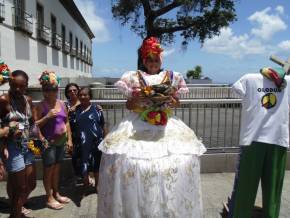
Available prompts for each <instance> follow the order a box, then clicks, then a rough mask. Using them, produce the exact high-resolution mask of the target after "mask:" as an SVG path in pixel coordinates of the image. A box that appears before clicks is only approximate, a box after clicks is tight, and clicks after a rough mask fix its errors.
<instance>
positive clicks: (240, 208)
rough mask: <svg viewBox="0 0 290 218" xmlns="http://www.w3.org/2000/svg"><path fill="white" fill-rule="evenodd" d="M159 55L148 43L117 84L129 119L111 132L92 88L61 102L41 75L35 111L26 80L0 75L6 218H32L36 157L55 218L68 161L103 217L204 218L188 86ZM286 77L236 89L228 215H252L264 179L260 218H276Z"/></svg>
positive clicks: (250, 78)
mask: <svg viewBox="0 0 290 218" xmlns="http://www.w3.org/2000/svg"><path fill="white" fill-rule="evenodd" d="M162 51H163V49H162V48H161V46H160V44H159V42H158V40H157V39H156V38H154V37H151V38H148V39H146V40H144V41H143V43H142V45H141V47H140V55H141V59H142V64H143V66H142V69H143V70H137V71H128V72H126V73H125V74H124V75H123V76H122V77H121V79H120V80H119V81H118V82H117V83H116V86H117V87H118V89H119V90H120V91H121V92H122V93H123V94H124V96H126V98H127V102H126V107H127V109H128V110H130V111H131V113H130V114H129V115H128V116H126V117H124V118H123V120H122V121H121V122H120V123H119V124H117V125H116V126H114V127H113V128H112V129H111V131H110V132H107V129H106V125H105V119H104V115H103V111H102V108H101V107H100V106H99V105H97V104H94V103H92V102H91V99H92V93H91V90H90V89H89V88H88V87H79V86H78V84H75V83H70V84H68V85H67V86H66V87H65V96H66V98H67V101H65V102H63V101H61V100H59V99H58V92H59V84H60V79H59V77H58V76H57V75H56V73H54V72H52V71H45V72H43V73H41V75H40V78H39V82H40V84H41V87H42V93H43V100H42V101H41V102H39V103H37V104H33V103H32V99H31V98H30V97H29V96H27V95H26V94H25V93H26V90H27V87H28V82H29V77H28V75H27V73H25V72H24V71H21V70H16V71H13V72H10V71H9V69H8V67H7V66H5V67H2V68H1V69H2V70H5V76H3V75H4V73H2V74H0V76H2V77H1V82H0V84H3V83H5V82H8V83H9V87H10V89H9V91H8V92H7V93H6V94H3V95H1V96H0V121H1V123H0V124H1V126H0V138H1V144H0V145H1V159H0V180H2V179H4V177H5V170H6V172H7V174H8V176H7V194H8V197H9V201H10V208H11V212H10V217H12V218H20V217H27V215H28V214H29V212H30V210H29V209H27V208H25V207H24V204H25V203H26V201H27V199H28V197H29V194H30V193H31V192H32V191H33V190H34V189H35V187H36V169H35V157H36V156H41V158H42V162H43V185H44V189H45V192H46V206H47V207H48V208H51V209H55V210H59V209H62V208H64V207H65V205H66V204H68V203H69V202H70V201H71V200H70V199H69V198H68V197H67V196H64V195H62V194H61V193H60V191H59V179H60V166H61V163H62V161H63V159H64V157H65V154H66V153H67V154H70V155H71V157H72V158H71V159H72V167H73V169H74V172H75V175H76V176H77V177H79V178H81V179H82V182H83V185H84V186H85V187H89V186H93V187H94V188H95V192H96V193H98V206H97V207H98V208H97V217H98V218H115V217H129V218H131V217H132V218H139V217H140V218H141V217H184V218H185V217H194V218H201V217H202V212H203V209H202V198H201V184H200V183H201V181H200V156H201V155H202V154H203V153H205V151H206V148H205V146H204V145H203V143H202V142H201V141H200V140H199V139H198V138H197V136H196V135H195V133H194V132H193V130H192V129H191V128H189V127H188V126H187V125H186V124H185V123H184V122H183V121H182V120H181V119H179V118H177V117H175V116H174V115H173V113H172V109H173V108H174V107H178V106H179V104H180V103H179V96H180V94H183V93H187V92H188V88H187V86H186V83H185V81H184V79H183V77H182V75H181V74H180V73H178V72H173V71H168V70H163V69H162V68H161V65H162V55H161V54H162ZM1 63H2V62H1ZM7 72H9V73H8V74H9V75H8V74H7ZM285 74H286V73H285V72H283V71H281V70H277V69H268V71H265V70H263V71H261V74H257V75H246V76H244V77H242V78H241V79H240V80H239V81H237V82H236V83H235V84H234V85H233V89H234V90H235V91H236V92H237V93H238V94H240V96H241V98H243V109H242V124H241V138H240V145H241V154H240V159H239V162H238V167H237V173H236V179H235V184H234V188H233V193H232V196H231V200H230V202H229V207H230V211H229V217H234V218H250V217H251V211H252V208H253V206H254V203H255V197H256V192H257V187H258V184H259V181H260V179H261V180H262V189H263V217H267V218H278V217H279V210H280V199H281V192H282V186H283V178H284V171H285V161H286V151H287V147H289V128H288V126H289V123H288V116H289V101H290V88H289V86H287V81H288V80H289V78H288V77H286V75H285ZM289 82H290V80H289ZM262 88H264V89H263V90H268V91H269V90H277V92H275V93H267V91H261V90H262ZM270 88H271V89H270ZM259 90H260V91H259ZM90 173H93V177H94V178H91V176H90Z"/></svg>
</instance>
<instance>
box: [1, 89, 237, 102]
mask: <svg viewBox="0 0 290 218" xmlns="http://www.w3.org/2000/svg"><path fill="white" fill-rule="evenodd" d="M208 89H211V90H208ZM91 90H92V94H93V98H94V99H101V100H122V99H125V98H126V97H125V96H124V95H123V94H122V93H121V92H120V91H119V90H118V89H116V88H91ZM28 91H29V93H30V94H31V95H32V98H33V99H38V98H34V96H40V97H42V94H41V88H33V89H28ZM4 92H5V91H4V90H0V94H1V93H4ZM59 97H60V98H61V99H65V96H64V88H60V90H59ZM237 98H239V96H238V95H237V94H236V93H234V91H233V90H232V88H231V87H219V88H217V87H212V88H207V87H204V89H203V88H202V87H189V93H188V94H182V95H181V96H180V99H237Z"/></svg>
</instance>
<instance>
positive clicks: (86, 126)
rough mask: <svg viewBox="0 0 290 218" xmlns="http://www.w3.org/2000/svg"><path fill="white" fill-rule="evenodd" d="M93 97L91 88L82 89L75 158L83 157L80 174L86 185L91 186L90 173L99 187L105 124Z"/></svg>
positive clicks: (77, 109) (78, 108)
mask: <svg viewBox="0 0 290 218" xmlns="http://www.w3.org/2000/svg"><path fill="white" fill-rule="evenodd" d="M91 97H92V94H91V90H90V89H89V88H81V89H80V91H79V100H80V105H79V106H78V107H77V108H76V131H77V135H78V137H79V138H78V143H77V145H76V146H75V147H74V151H73V156H74V155H80V157H81V158H80V163H79V172H78V174H79V176H81V177H83V179H84V184H85V185H88V184H89V172H94V176H95V187H97V184H98V177H99V166H100V161H101V155H102V153H101V151H100V150H99V149H98V145H99V143H100V142H101V141H102V140H103V138H104V133H105V131H104V124H105V122H104V116H103V112H102V110H101V108H100V107H99V106H97V105H94V104H92V103H91V101H90V100H91Z"/></svg>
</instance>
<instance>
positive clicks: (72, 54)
mask: <svg viewBox="0 0 290 218" xmlns="http://www.w3.org/2000/svg"><path fill="white" fill-rule="evenodd" d="M76 54H77V51H76V49H75V48H71V50H70V55H71V56H73V57H75V56H76Z"/></svg>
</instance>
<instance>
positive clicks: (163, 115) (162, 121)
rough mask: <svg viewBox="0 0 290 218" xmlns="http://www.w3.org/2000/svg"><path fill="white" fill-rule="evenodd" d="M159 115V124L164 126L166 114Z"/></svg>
mask: <svg viewBox="0 0 290 218" xmlns="http://www.w3.org/2000/svg"><path fill="white" fill-rule="evenodd" d="M160 115H161V120H160V124H161V125H163V126H164V125H166V123H167V114H166V113H165V112H163V111H161V112H160Z"/></svg>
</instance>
